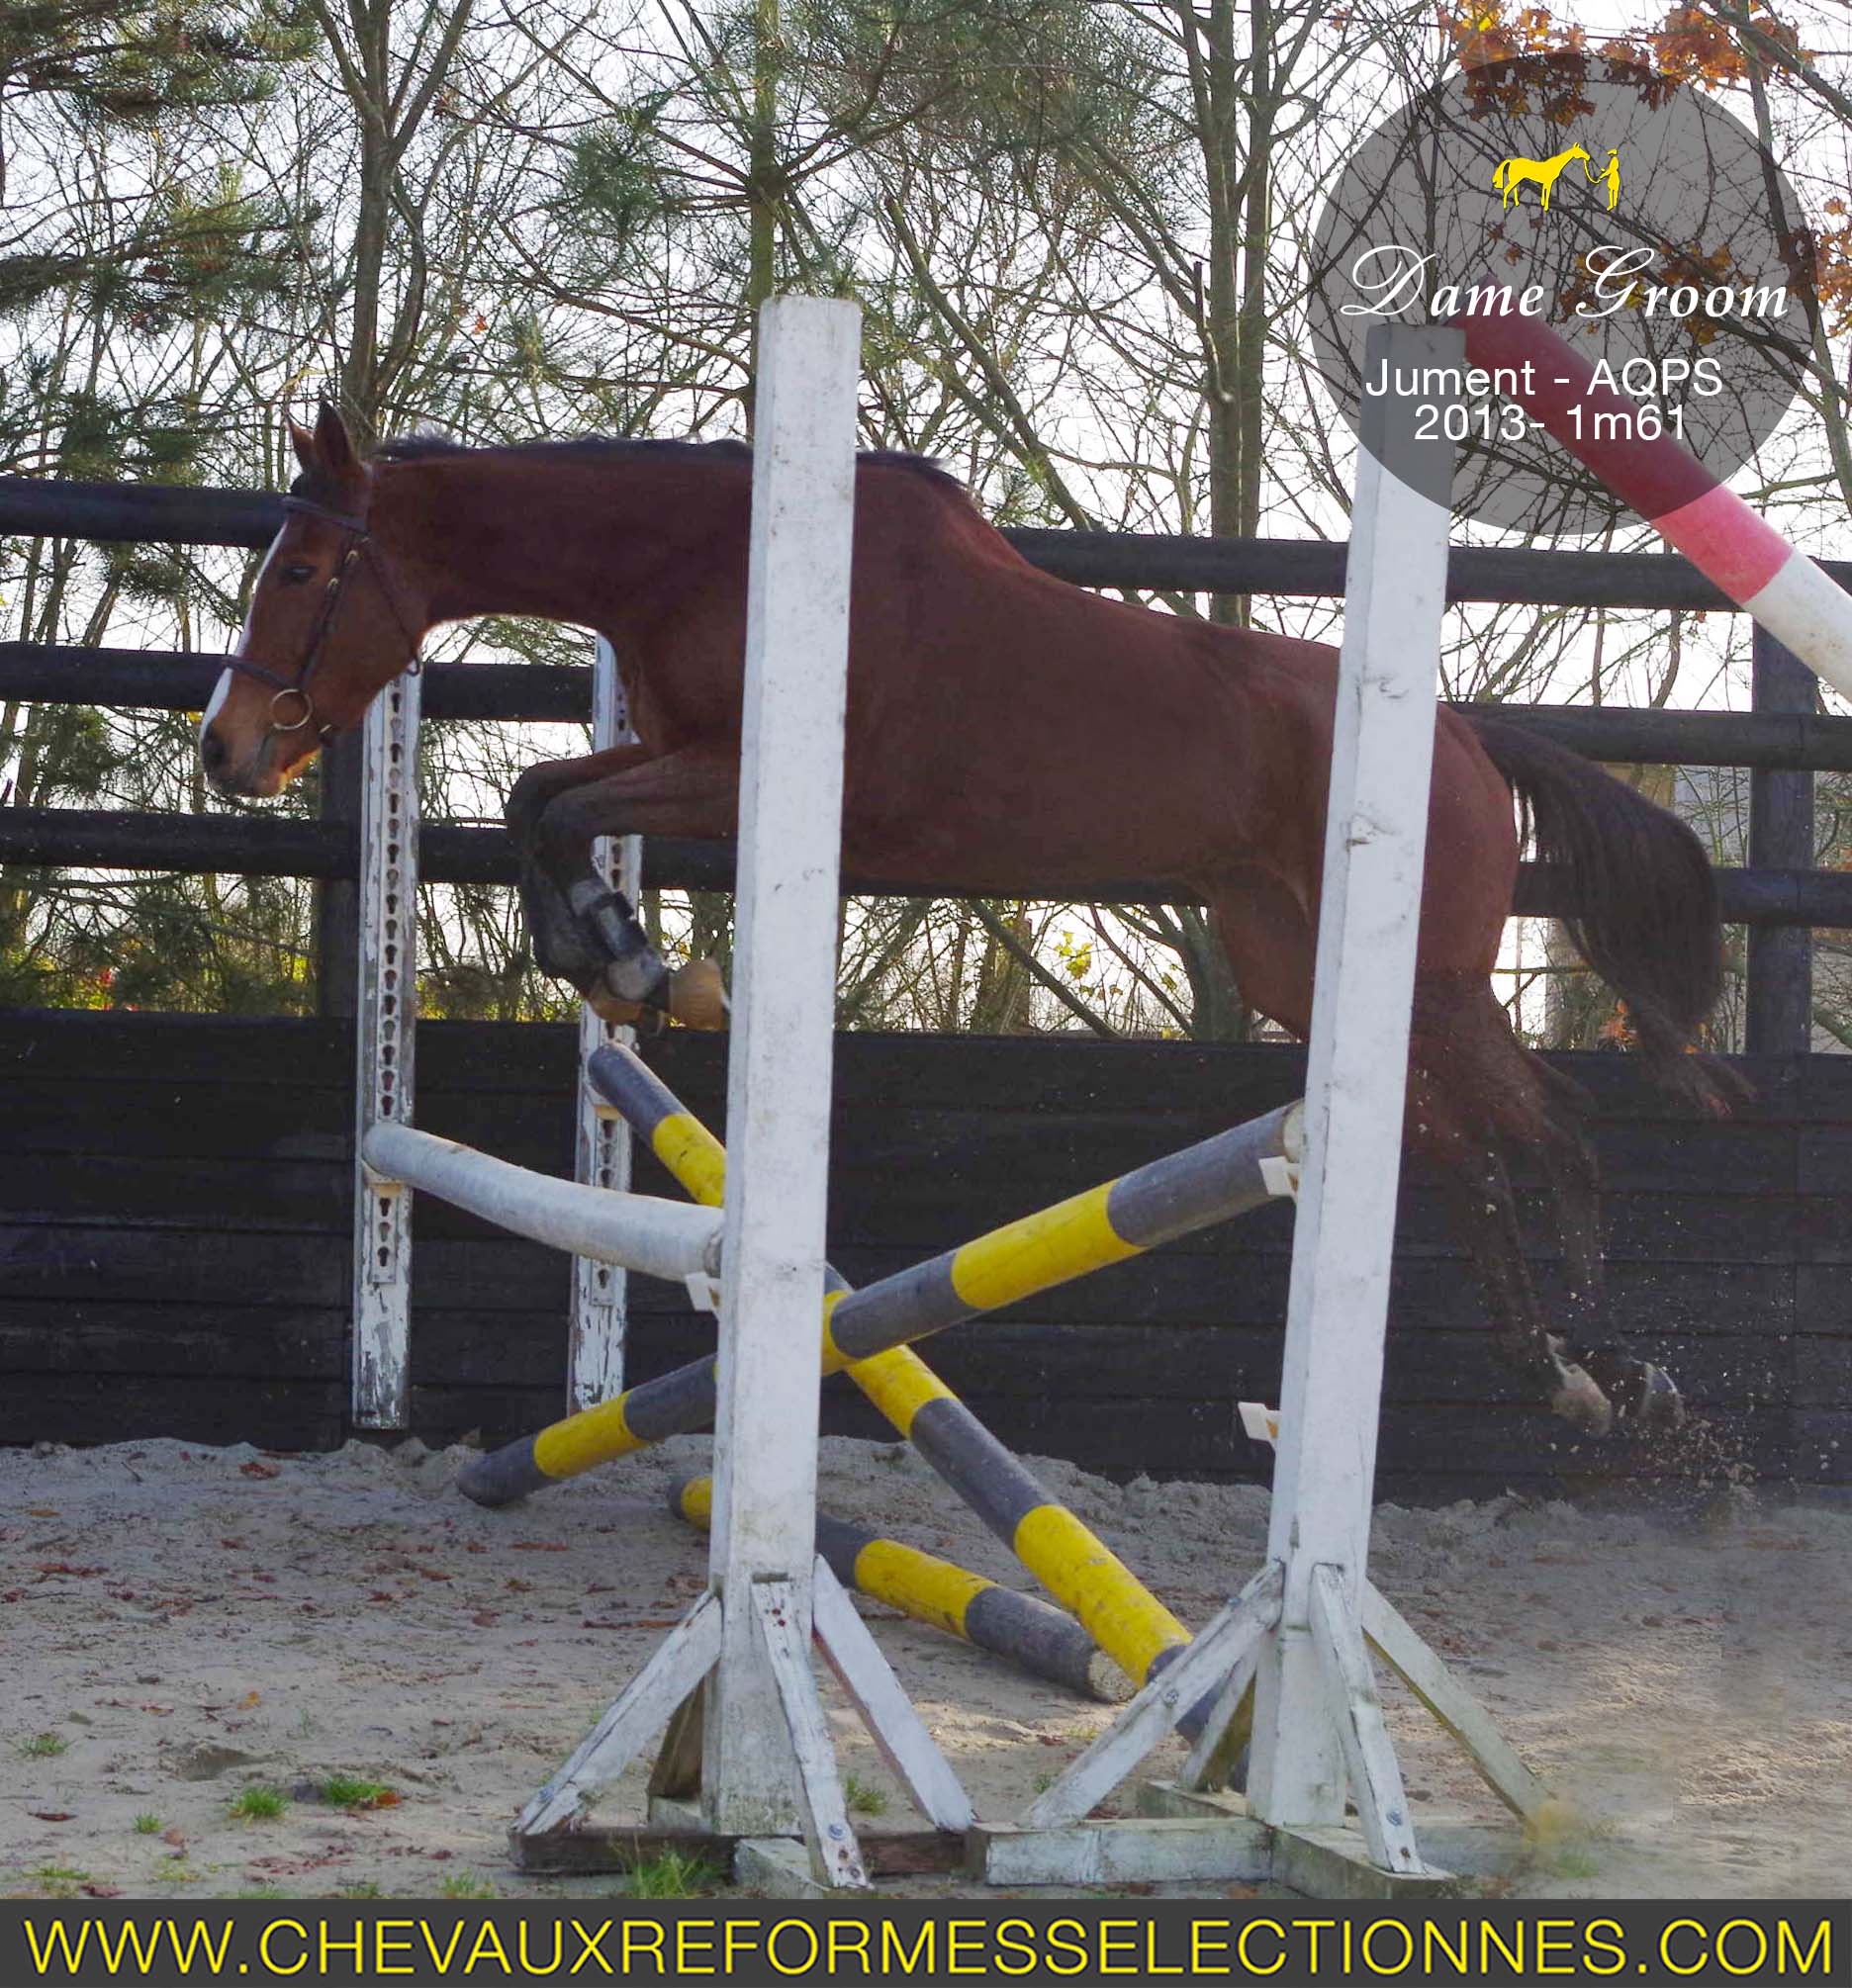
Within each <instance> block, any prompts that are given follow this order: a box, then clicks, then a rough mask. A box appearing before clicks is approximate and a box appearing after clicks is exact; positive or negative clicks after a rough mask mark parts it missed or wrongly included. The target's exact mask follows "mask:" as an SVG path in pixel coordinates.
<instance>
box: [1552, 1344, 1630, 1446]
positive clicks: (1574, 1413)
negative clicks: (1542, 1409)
mask: <svg viewBox="0 0 1852 1988" xmlns="http://www.w3.org/2000/svg"><path fill="white" fill-rule="evenodd" d="M1556 1373H1557V1385H1556V1388H1555V1391H1554V1392H1553V1393H1552V1394H1551V1396H1550V1398H1549V1404H1550V1412H1551V1413H1552V1414H1556V1415H1560V1416H1561V1417H1562V1418H1563V1420H1564V1421H1565V1422H1568V1423H1571V1424H1572V1425H1573V1426H1574V1427H1576V1428H1578V1429H1580V1430H1581V1431H1582V1433H1583V1434H1584V1435H1585V1436H1605V1435H1607V1434H1608V1432H1609V1431H1610V1430H1611V1429H1612V1428H1613V1427H1614V1421H1615V1411H1614V1404H1613V1403H1612V1402H1611V1401H1609V1399H1608V1397H1607V1396H1606V1395H1604V1394H1603V1393H1602V1391H1601V1390H1600V1388H1598V1387H1597V1386H1596V1385H1595V1380H1594V1377H1593V1376H1592V1375H1591V1374H1590V1373H1589V1371H1588V1370H1587V1368H1585V1367H1579V1366H1577V1365H1576V1363H1575V1362H1574V1361H1573V1360H1563V1359H1558V1360H1557V1362H1556Z"/></svg>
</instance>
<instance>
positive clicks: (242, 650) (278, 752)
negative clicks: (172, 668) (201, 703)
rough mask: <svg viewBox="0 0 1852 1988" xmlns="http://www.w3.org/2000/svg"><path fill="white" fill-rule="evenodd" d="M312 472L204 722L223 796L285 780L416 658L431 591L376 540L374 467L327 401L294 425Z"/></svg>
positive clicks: (293, 499) (205, 749) (294, 495)
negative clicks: (311, 419) (310, 423)
mask: <svg viewBox="0 0 1852 1988" xmlns="http://www.w3.org/2000/svg"><path fill="white" fill-rule="evenodd" d="M289 433H290V440H291V442H292V443H293V444H294V446H295V450H296V458H297V461H298V462H300V463H301V465H302V470H303V474H302V475H301V476H300V477H298V478H297V480H296V482H295V484H294V486H293V487H292V489H291V492H290V495H289V497H287V498H286V499H285V505H286V512H285V516H284V519H283V528H282V530H281V531H279V532H278V533H277V535H276V537H275V539H274V540H273V541H272V543H271V546H270V550H269V552H268V553H266V554H265V556H264V562H263V565H262V567H261V568H260V569H259V570H258V574H257V582H256V586H255V587H253V588H252V591H251V600H250V611H249V612H248V613H247V614H246V615H245V617H244V632H243V634H242V635H241V636H240V637H239V639H238V645H237V648H236V649H235V650H234V651H233V652H232V657H231V663H230V664H229V665H228V666H227V669H226V672H225V675H224V676H223V677H221V678H220V679H219V684H218V687H217V688H216V689H215V690H214V691H213V694H212V702H211V703H210V704H208V705H207V707H206V713H205V716H204V717H203V718H202V719H201V720H200V764H201V766H202V767H203V768H205V771H206V776H207V778H208V779H210V780H211V781H212V783H213V785H214V786H215V787H217V788H218V789H219V791H220V792H221V793H226V794H243V795H248V796H253V797H256V798H259V799H262V798H266V797H267V796H269V795H271V794H275V793H279V792H280V791H281V790H282V788H283V786H284V785H285V783H286V782H287V781H288V780H289V779H290V778H291V777H292V776H293V775H294V774H295V773H296V772H297V771H298V770H299V769H300V768H303V767H305V766H306V765H307V764H308V763H309V761H310V760H312V759H313V758H314V757H315V755H316V753H317V752H318V751H319V750H320V749H321V746H322V744H323V742H324V740H325V739H327V738H329V737H331V736H332V735H333V734H334V733H336V732H344V731H346V730H347V729H348V728H349V727H350V726H352V725H354V724H356V723H358V722H359V719H360V716H361V713H362V712H364V711H365V709H366V707H367V706H368V704H370V703H371V702H372V701H373V699H374V697H375V696H376V695H378V693H379V692H380V690H382V689H383V688H384V687H385V685H386V684H387V683H389V682H390V681H391V680H392V679H393V678H395V677H396V676H398V675H399V673H400V672H401V671H402V670H404V669H405V668H406V666H407V665H408V664H409V663H411V662H413V661H414V660H415V659H416V657H417V645H418V641H419V638H420V637H421V636H422V634H423V632H424V630H425V628H426V627H427V626H428V615H427V613H426V608H425V602H424V598H423V591H422V588H421V587H418V586H417V584H415V578H414V576H413V574H411V573H410V572H409V571H407V570H406V569H405V567H404V564H403V562H399V561H395V559H394V557H393V554H392V552H391V551H390V550H388V549H386V548H384V547H382V546H381V545H380V544H379V543H378V542H377V541H376V540H375V538H374V536H373V528H372V516H371V513H372V509H373V499H374V478H373V472H372V471H371V470H370V469H369V468H368V467H367V465H366V464H365V463H363V462H362V461H361V460H360V458H359V456H358V454H357V453H356V452H355V450H354V446H353V442H352V440H351V439H350V438H349V436H348V433H347V429H346V425H345V424H344V423H343V421H342V420H341V417H340V415H339V414H338V413H336V412H335V410H334V409H333V408H332V407H328V406H327V405H326V404H325V403H324V405H323V407H322V411H321V414H320V417H319V418H318V420H317V421H316V425H315V428H314V431H313V432H311V430H309V429H307V428H303V427H299V426H298V425H297V424H296V423H295V422H294V421H291V422H290V424H289Z"/></svg>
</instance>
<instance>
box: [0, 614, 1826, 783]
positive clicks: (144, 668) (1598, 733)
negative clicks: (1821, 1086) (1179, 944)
mask: <svg viewBox="0 0 1852 1988" xmlns="http://www.w3.org/2000/svg"><path fill="white" fill-rule="evenodd" d="M224 667H225V663H224V659H223V658H222V657H218V656H202V655H198V654H188V653H181V652H178V651H174V650H160V649H78V648H62V647H58V646H56V645H54V644H49V643H38V642H0V702H5V701H8V700H10V699H14V698H17V699H19V700H20V701H22V702H27V703H40V704H102V705H108V706H110V707H111V708H113V709H117V710H152V711H199V710H203V709H204V708H205V705H206V700H207V699H208V698H209V697H210V696H211V695H212V692H213V686H214V684H215V683H217V681H218V680H219V673H220V671H221V670H222V669H223V668H224ZM1452 708H1453V709H1454V710H1456V711H1459V712H1462V713H1464V714H1466V715H1468V716H1478V717H1482V718H1490V719H1496V720H1497V722H1498V723H1499V724H1501V725H1511V726H1514V727H1516V728H1518V729H1520V730H1522V731H1526V732H1532V733H1538V734H1540V735H1541V736H1543V737H1544V738H1547V739H1554V740H1555V741H1556V743H1557V744H1558V745H1562V746H1567V747H1568V748H1569V749H1570V750H1571V751H1572V752H1577V753H1584V754H1586V755H1587V756H1588V757H1589V758H1590V759H1593V760H1606V761H1607V762H1608V763H1609V764H1610V765H1614V766H1681V767H1756V768H1771V769H1775V770H1779V771H1785V772H1813V773H1846V772H1852V718H1835V717H1825V716H1822V715H1820V714H1818V713H1815V712H1781V711H1649V710H1629V709H1624V708H1620V707H1618V706H1604V705H1593V704H1472V703H1456V704H1454V705H1453V706H1452ZM421 715H422V716H423V717H425V718H434V719H437V720H440V721H447V720H451V719H461V718H471V719H498V720H502V721H505V722H511V723H533V724H575V723H576V724H585V723H587V722H589V721H590V719H591V716H592V672H591V670H590V668H589V667H587V666H585V665H580V664H551V663H532V664H529V663H432V664H429V665H427V666H426V668H425V672H424V697H423V707H422V713H421Z"/></svg>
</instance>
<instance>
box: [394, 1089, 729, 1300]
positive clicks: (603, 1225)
mask: <svg viewBox="0 0 1852 1988" xmlns="http://www.w3.org/2000/svg"><path fill="white" fill-rule="evenodd" d="M363 1151H364V1156H365V1158H366V1159H367V1160H368V1161H369V1162H370V1163H371V1164H372V1165H373V1166H374V1167H376V1168H377V1169H378V1170H379V1171H380V1173H382V1174H383V1175H386V1176H387V1177H389V1178H391V1179H393V1180H399V1181H404V1182H406V1183H408V1184H409V1185H415V1186H417V1187H418V1188H420V1189H422V1190H423V1191H424V1192H425V1193H426V1194H434V1195H436V1197H437V1198H438V1199H439V1200H440V1201H447V1202H449V1203H451V1204H452V1205H453V1206H454V1207H457V1208H466V1209H468V1210H469V1211H470V1213H471V1214H472V1215H480V1216H481V1217H482V1218H483V1220H485V1221H493V1222H494V1223H495V1224H496V1226H497V1227H498V1228H509V1229H512V1230H513V1231H514V1233H515V1234H516V1235H525V1236H528V1237H530V1238H531V1239H532V1240H533V1241H535V1242H544V1243H548V1244H550V1245H551V1246H552V1247H553V1248H555V1249H570V1250H576V1251H578V1253H579V1254H580V1255H582V1256H593V1257H596V1258H598V1260H599V1261H600V1262H601V1263H623V1264H628V1265H629V1267H630V1268H631V1269H633V1270H637V1271H640V1272H642V1274H643V1275H644V1276H645V1277H661V1278H666V1279H668V1280H669V1281H670V1282H672V1283H681V1282H684V1281H686V1280H687V1279H688V1278H691V1277H699V1278H705V1277H710V1276H712V1275H713V1273H714V1271H715V1270H716V1269H717V1268H718V1267H719V1261H720V1252H719V1248H718V1240H719V1231H720V1215H719V1211H718V1210H716V1209H711V1208H701V1207H699V1206H698V1205H696V1204H695V1203H693V1202H686V1201H659V1200H657V1199H656V1198H655V1197H654V1196H653V1195H647V1194H610V1193H608V1192H606V1190H605V1189H603V1188H602V1187H586V1186H583V1185H582V1184H581V1183H580V1182H578V1181H573V1180H555V1179H554V1178H553V1176H552V1175H551V1174H546V1173H535V1172H534V1171H533V1170H532V1169H531V1168H529V1167H524V1166H515V1165H514V1164H513V1163H512V1162H511V1161H509V1160H505V1159H497V1158H496V1156H495V1155H494V1154H493V1153H484V1152H478V1151H477V1150H476V1148H475V1147H474V1146H466V1145H459V1144H458V1143H457V1141H456V1140H455V1139H440V1138H438V1137H437V1136H436V1135H435V1134H434V1133H432V1132H421V1131H419V1130H417V1128H416V1127H413V1126H393V1125H377V1126H374V1127H372V1128H371V1129H370V1130H368V1132H367V1134H366V1139H365V1143H364V1147H363Z"/></svg>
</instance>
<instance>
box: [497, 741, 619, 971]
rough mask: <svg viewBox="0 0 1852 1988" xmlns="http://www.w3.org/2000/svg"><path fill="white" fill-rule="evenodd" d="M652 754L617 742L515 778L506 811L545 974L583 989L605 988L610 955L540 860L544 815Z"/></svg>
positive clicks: (525, 906)
mask: <svg viewBox="0 0 1852 1988" xmlns="http://www.w3.org/2000/svg"><path fill="white" fill-rule="evenodd" d="M651 757H652V755H651V750H650V748H649V747H647V746H640V745H629V746H611V747H609V748H607V749H606V750H605V751H603V752H602V753H589V754H587V755H586V756H585V757H584V758H583V759H577V760H546V761H543V762H542V763H541V764H540V765H539V766H537V767H529V768H527V770H526V771H525V772H524V773H522V774H521V776H520V778H519V779H517V780H516V781H515V782H514V786H513V789H512V791H511V792H510V793H509V797H508V805H507V807H506V809H505V810H504V819H505V820H506V821H507V823H508V831H509V841H510V842H511V843H512V844H513V845H514V855H515V859H516V861H517V862H518V864H519V871H518V876H517V882H518V885H519V889H520V898H521V911H522V914H523V915H524V916H525V918H526V921H527V932H528V937H529V938H530V939H531V940H532V942H533V949H534V959H535V961H536V963H537V964H538V965H539V968H540V970H541V972H542V973H545V974H547V975H548V976H549V977H550V978H552V979H555V980H567V981H570V982H571V983H572V984H573V986H575V987H577V988H578V989H579V991H580V992H581V993H582V994H589V993H591V992H592V991H593V990H598V991H599V992H600V993H602V990H603V986H604V969H605V967H606V965H607V964H608V963H609V954H608V951H607V950H606V949H604V948H603V947H602V946H601V945H599V944H598V943H597V942H596V941H595V940H594V938H593V937H592V936H591V935H590V934H589V933H588V932H587V931H586V930H585V929H584V927H583V925H582V923H581V921H580V919H579V917H578V915H577V914H576V913H575V911H574V909H573V906H572V904H571V902H570V900H569V898H568V895H567V893H566V891H565V890H564V889H562V888H561V886H560V884H559V883H558V882H557V881H556V880H555V878H554V874H553V872H552V870H551V869H550V868H549V867H548V866H547V865H546V864H545V863H544V862H542V861H541V860H540V856H539V849H538V836H539V827H540V818H541V816H542V815H543V814H545V812H546V810H547V809H548V808H549V807H550V806H551V805H552V804H553V802H554V801H556V800H558V799H559V798H560V796H561V795H562V794H566V793H570V792H571V791H572V790H573V789H574V788H575V787H581V786H589V785H597V784H598V783H599V782H601V781H603V780H607V779H611V778H613V777H615V776H616V775H618V774H620V773H626V772H630V771H633V770H634V769H635V768H638V767H642V766H647V765H648V764H649V761H650V759H651Z"/></svg>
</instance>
